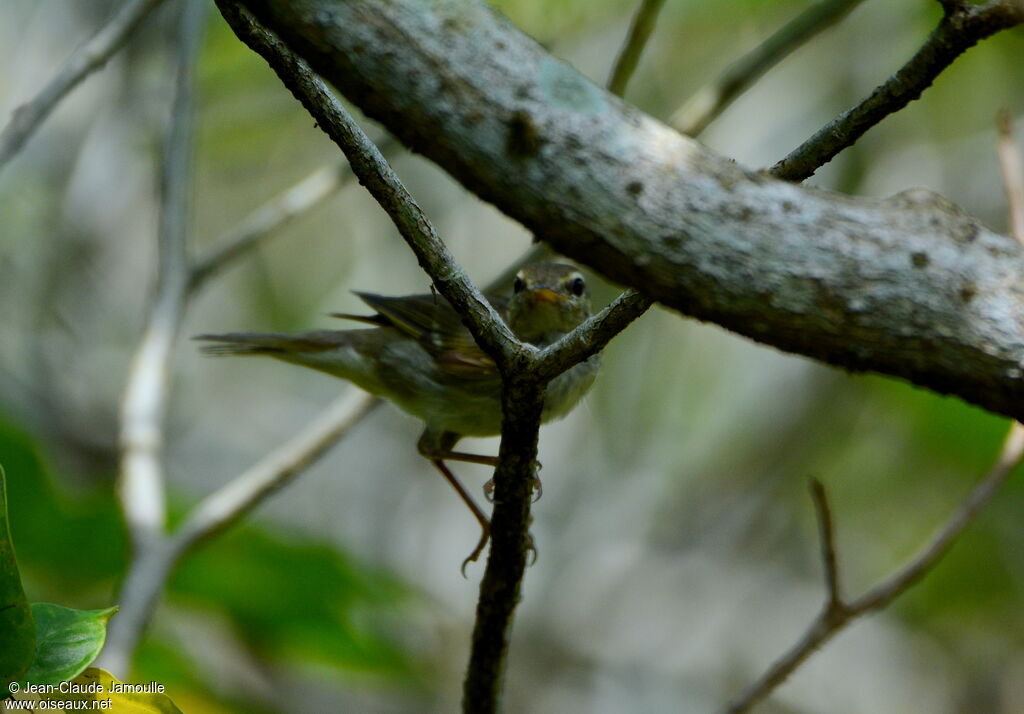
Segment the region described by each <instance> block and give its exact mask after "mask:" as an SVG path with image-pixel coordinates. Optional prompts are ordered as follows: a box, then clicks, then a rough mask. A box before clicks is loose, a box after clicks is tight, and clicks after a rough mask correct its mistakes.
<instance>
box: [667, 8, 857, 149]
mask: <svg viewBox="0 0 1024 714" xmlns="http://www.w3.org/2000/svg"><path fill="white" fill-rule="evenodd" d="M863 1H864V0H821V1H820V2H817V3H815V4H814V5H812V6H810V7H809V8H807V9H806V10H804V11H803V12H802V13H800V14H799V15H797V16H796V17H795V18H793V20H791V21H790V22H788V23H787V24H786V25H785V26H783V27H782V28H781V29H779V30H778V32H776V33H775V34H773V35H772V36H771V37H769V38H768V39H766V40H765V41H764V42H762V43H761V44H760V45H758V46H757V47H756V48H754V50H752V51H751V52H750V53H748V54H746V55H744V56H743V57H741V58H740V59H739V60H737V61H736V62H735V63H733V64H732V65H730V66H729V68H728V69H726V70H725V72H724V73H723V74H722V76H720V77H718V78H716V79H715V80H714V81H713V82H709V83H708V84H705V85H704V86H703V87H701V88H700V89H698V90H697V91H696V92H694V94H693V96H692V97H690V98H689V99H688V100H686V102H685V103H684V104H683V105H682V106H680V107H679V109H677V110H676V111H675V112H674V113H673V114H672V117H671V118H670V119H669V122H668V123H669V124H670V125H671V126H672V127H673V128H675V129H676V130H678V131H681V132H682V133H684V134H689V135H690V136H697V135H698V134H700V133H701V132H702V131H704V129H705V128H707V126H708V124H710V123H711V122H712V121H714V120H715V119H716V118H717V117H718V116H719V115H720V114H721V113H722V112H724V111H725V110H726V108H728V106H729V105H730V104H732V103H733V101H735V100H736V99H737V98H738V97H739V96H740V95H741V94H743V92H745V91H746V90H747V89H748V88H749V87H750V86H751V85H752V84H753V83H754V82H756V81H757V80H758V78H760V77H761V76H762V75H763V74H764V73H765V72H767V71H768V70H770V69H771V68H772V67H774V66H775V65H777V64H778V63H779V62H781V61H782V60H783V59H785V58H786V57H788V56H789V54H790V53H791V52H792V51H793V50H795V49H796V48H798V47H800V46H801V45H803V44H804V43H806V42H807V41H808V40H810V39H811V38H812V37H814V36H815V35H817V34H818V33H819V32H822V31H823V30H826V29H828V28H829V27H831V26H832V25H834V24H835V23H837V22H839V21H840V20H842V19H843V18H844V17H846V15H848V14H849V12H850V11H851V10H853V8H855V7H857V5H859V4H861V3H862V2H863Z"/></svg>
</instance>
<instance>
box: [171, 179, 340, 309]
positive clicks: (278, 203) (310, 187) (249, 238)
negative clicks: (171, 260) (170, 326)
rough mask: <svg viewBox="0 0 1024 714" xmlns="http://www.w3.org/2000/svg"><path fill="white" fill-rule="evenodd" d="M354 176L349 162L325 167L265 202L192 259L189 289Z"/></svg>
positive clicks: (196, 288) (201, 283)
mask: <svg viewBox="0 0 1024 714" xmlns="http://www.w3.org/2000/svg"><path fill="white" fill-rule="evenodd" d="M351 176H352V172H351V171H350V170H349V168H348V164H339V165H338V166H324V167H322V168H319V169H317V170H316V171H314V172H313V173H311V174H310V175H309V176H307V177H306V178H304V179H302V181H300V182H299V183H297V184H295V185H294V186H292V187H291V188H289V189H288V190H287V191H285V192H284V193H282V194H281V195H280V196H278V197H277V198H275V199H273V200H272V201H268V202H267V203H264V204H263V205H262V206H260V207H259V208H257V209H256V210H255V211H253V212H252V213H250V214H249V215H248V216H246V217H245V218H244V219H243V220H242V221H241V222H240V223H239V224H238V225H237V226H235V227H234V228H232V229H231V231H229V232H228V233H227V234H225V235H224V236H222V237H220V238H218V239H217V240H215V241H213V243H211V244H210V246H209V247H208V248H206V249H205V250H204V251H202V253H201V254H200V255H199V256H198V257H196V258H195V259H194V260H193V261H192V269H191V271H190V273H189V278H190V280H189V289H190V290H192V291H194V290H198V289H199V288H200V287H202V286H203V285H204V284H205V283H206V282H207V281H208V280H209V279H210V278H211V277H213V276H214V275H215V274H216V273H219V272H220V271H221V270H222V269H223V268H224V267H225V266H227V265H228V264H229V263H231V262H232V261H233V260H235V259H236V258H237V257H238V256H239V255H241V254H242V253H245V252H247V251H249V250H252V249H253V248H254V247H255V246H256V245H258V244H259V243H260V242H261V241H263V240H264V239H266V238H268V237H270V236H272V235H274V234H275V233H276V232H277V231H278V230H279V229H280V228H281V227H283V226H284V225H286V224H288V223H289V222H291V221H292V220H293V219H295V218H296V217H297V216H300V215H302V214H304V213H306V212H307V211H309V210H310V209H312V208H313V207H314V206H317V205H319V204H320V203H321V202H322V201H323V200H324V199H326V198H328V197H329V196H332V195H333V194H334V193H335V192H336V191H337V190H338V189H340V188H341V187H342V186H344V185H345V184H346V183H347V182H348V180H349V178H351Z"/></svg>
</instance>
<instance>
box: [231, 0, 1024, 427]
mask: <svg viewBox="0 0 1024 714" xmlns="http://www.w3.org/2000/svg"><path fill="white" fill-rule="evenodd" d="M245 4H246V5H247V7H249V8H250V9H251V10H252V11H253V12H254V13H255V14H256V15H257V16H258V17H259V18H260V19H261V21H262V22H263V23H264V24H266V25H267V26H268V27H269V28H270V29H272V30H273V31H275V32H276V33H277V34H279V35H280V36H281V37H282V38H284V39H285V40H286V41H287V42H288V43H289V45H290V46H291V47H292V48H293V49H294V50H296V51H297V52H298V53H299V54H301V55H302V56H303V57H304V58H305V59H306V60H307V61H308V62H309V63H310V64H311V65H312V67H313V68H314V69H315V70H316V71H317V72H319V73H320V74H321V75H323V76H324V77H325V78H327V79H328V80H330V81H331V82H332V83H333V84H334V85H335V86H337V87H338V88H339V89H341V90H342V91H343V92H344V93H345V94H346V95H347V96H348V97H349V99H351V100H352V101H353V102H355V103H356V104H357V105H359V106H360V107H361V108H362V109H363V111H365V112H366V113H367V114H368V115H370V116H371V117H373V118H375V119H378V120H379V121H381V122H382V123H383V124H384V125H385V126H386V127H387V128H388V129H389V130H390V131H392V132H393V133H394V134H396V135H397V136H398V137H399V138H400V139H401V140H402V141H403V142H404V143H406V144H407V145H409V146H411V147H412V148H414V149H415V150H417V151H420V152H421V153H423V154H425V155H426V156H428V157H429V158H431V159H433V160H434V161H436V162H437V163H438V164H440V165H441V166H442V167H443V168H444V169H446V170H447V171H448V172H449V173H451V174H452V175H453V176H455V177H456V178H457V179H459V180H460V181H461V182H462V183H463V184H464V185H466V186H467V187H468V188H469V189H470V190H472V191H474V192H475V193H477V194H478V195H479V196H481V197H482V198H484V199H486V200H488V201H490V202H492V203H494V204H495V205H497V206H498V207H499V208H501V209H502V210H504V211H505V212H506V213H508V214H509V215H510V216H512V217H513V218H515V219H517V220H519V221H520V222H522V223H523V224H524V225H526V226H527V227H529V228H531V229H532V230H533V231H534V232H535V233H536V234H537V235H538V237H539V238H541V239H542V240H545V241H547V242H549V243H550V244H551V245H552V246H553V247H554V248H555V249H556V250H558V251H559V252H561V253H564V254H565V255H568V256H570V257H573V258H575V259H577V260H579V261H580V262H582V263H585V264H587V265H590V266H591V267H593V268H595V269H597V270H599V271H600V272H601V273H603V274H604V275H606V276H608V277H609V278H611V279H613V280H617V281H619V282H622V283H625V284H627V285H631V286H634V287H637V288H638V289H641V290H643V292H644V293H645V294H647V295H648V296H650V297H652V298H654V299H656V300H658V301H660V302H662V303H663V304H665V305H668V306H670V307H673V308H676V309H678V310H679V311H681V312H683V313H685V314H687V315H691V316H693V317H696V318H699V319H702V320H708V321H712V322H716V323H718V324H720V325H723V326H725V327H727V328H729V329H732V330H734V331H736V332H738V333H740V334H743V335H746V336H748V337H751V338H753V339H756V340H759V341H761V342H765V343H767V344H770V345H774V346H776V347H779V348H781V349H784V350H787V351H790V352H796V353H800V354H804V355H807V356H810V357H814V358H817V359H820V360H822V361H825V362H828V363H830V364H834V365H837V366H840V367H844V368H847V369H850V370H873V371H877V372H881V373H884V374H889V375H893V376H897V377H902V378H904V379H907V380H909V381H911V382H914V383H916V384H919V385H921V386H925V387H928V388H931V389H933V390H936V391H939V392H943V393H953V394H956V395H958V396H960V397H962V398H964V399H966V400H967V401H970V402H973V403H975V404H978V405H980V406H982V407H985V408H987V409H989V410H991V411H994V412H998V413H1002V414H1006V415H1009V416H1014V417H1024V401H1022V397H1024V371H1022V370H1024V323H1022V321H1021V320H1020V319H1019V317H1018V316H1020V315H1024V288H1022V287H1021V286H1020V280H1019V276H1020V275H1021V274H1022V273H1024V249H1022V248H1021V247H1020V246H1018V245H1017V244H1016V243H1015V242H1014V241H1012V240H1011V239H1009V238H1007V237H1005V236H1001V235H998V234H995V233H993V232H991V231H989V230H987V229H985V228H984V227H983V226H981V225H979V224H978V223H977V221H975V220H974V219H972V218H971V217H970V216H968V215H966V214H965V213H964V212H963V211H962V210H961V209H959V208H957V207H956V206H954V205H952V204H950V203H949V202H947V201H945V200H944V199H942V198H941V197H939V196H937V195H934V194H931V193H929V192H926V191H911V192H907V193H903V194H900V195H898V196H895V197H893V198H891V199H888V200H884V201H878V200H871V199H856V198H851V197H847V196H843V195H839V194H835V193H829V192H825V191H821V190H816V189H812V188H803V187H800V186H795V185H792V184H790V183H788V182H784V181H778V180H774V179H771V178H768V177H766V176H764V175H760V174H757V173H753V172H749V171H745V170H743V169H742V168H740V167H738V166H737V165H736V164H735V163H734V162H732V161H730V160H728V159H725V158H723V157H720V156H718V155H716V154H714V153H712V152H711V151H709V150H708V149H706V148H705V147H703V146H702V145H701V144H699V143H698V142H696V141H692V140H690V139H687V138H686V137H683V136H681V135H679V134H678V133H676V132H674V131H672V130H671V129H669V128H668V127H666V126H665V125H663V124H661V123H659V122H657V121H655V120H654V119H652V118H650V117H648V116H647V115H645V114H643V113H641V112H640V111H638V110H637V109H635V108H633V107H631V106H629V105H627V104H625V103H623V102H621V101H620V100H618V99H617V98H615V97H613V96H612V95H610V94H609V93H607V92H605V91H604V90H603V89H601V88H599V87H597V86H596V85H594V84H593V83H591V82H590V81H588V80H587V79H585V78H584V77H582V76H581V75H579V74H578V73H577V72H576V71H575V70H573V69H572V68H571V67H570V66H568V65H567V64H565V63H563V62H561V61H560V60H558V59H556V58H554V57H552V56H551V55H549V54H548V53H547V52H546V51H545V50H544V49H543V48H541V47H540V46H539V45H538V44H537V43H536V42H534V41H533V40H531V39H530V38H528V37H527V36H525V35H524V34H522V33H521V32H520V31H519V30H517V29H516V28H515V27H514V26H512V25H511V23H509V22H508V21H507V20H506V19H505V18H503V17H502V16H500V15H499V14H498V13H496V12H495V11H494V10H492V9H491V8H489V7H487V6H486V5H484V4H482V3H479V2H476V0H451V1H450V2H445V3H421V2H414V1H413V0H404V1H394V2H383V1H382V0H347V1H346V2H338V1H337V0H289V1H288V2H285V1H284V0H246V3H245ZM984 7H987V6H984ZM1000 7H1002V8H1003V9H1004V10H1005V12H1007V13H1010V14H1009V15H1007V17H1011V18H1012V17H1016V15H1015V14H1014V13H1017V14H1020V13H1019V11H1018V9H1017V6H1011V5H1010V4H1009V3H1001V4H1000ZM1007 22H1009V20H1007ZM976 39H977V38H975V41H976Z"/></svg>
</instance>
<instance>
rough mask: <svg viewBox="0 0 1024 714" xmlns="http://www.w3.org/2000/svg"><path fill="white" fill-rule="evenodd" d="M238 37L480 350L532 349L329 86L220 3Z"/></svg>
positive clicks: (512, 352) (243, 15) (234, 8)
mask: <svg viewBox="0 0 1024 714" xmlns="http://www.w3.org/2000/svg"><path fill="white" fill-rule="evenodd" d="M217 4H218V7H220V10H221V13H222V14H223V15H224V17H225V19H226V20H227V21H228V24H230V25H231V27H232V29H233V30H234V31H235V34H237V35H238V37H239V38H240V39H241V40H242V41H243V42H245V43H246V44H248V45H249V47H250V48H251V49H253V51H255V52H256V53H258V54H259V55H260V56H262V57H263V58H264V59H265V60H266V61H267V63H268V64H269V65H270V66H271V68H272V69H273V70H274V71H275V72H277V75H278V77H279V78H280V79H281V81H282V82H283V83H284V85H285V86H286V87H288V89H290V90H291V92H292V94H294V95H295V98H296V99H298V100H299V101H300V102H301V103H302V105H303V106H304V107H305V108H306V110H307V111H308V112H309V113H310V114H311V115H312V116H313V117H314V118H315V119H316V121H317V124H318V126H319V127H320V128H321V129H322V130H323V131H324V132H325V133H326V134H327V135H328V136H329V137H330V138H331V140H332V141H334V142H335V143H336V144H337V145H338V147H339V148H340V149H341V150H342V152H343V153H344V154H345V157H346V158H347V159H348V161H349V164H350V166H351V167H352V171H353V173H354V174H355V175H356V176H357V177H358V178H359V181H360V183H362V184H363V185H364V186H365V187H366V189H367V190H368V191H369V192H370V194H371V195H372V196H373V197H374V198H375V199H376V200H377V202H378V203H379V204H380V206H381V208H383V209H384V211H385V212H386V213H387V214H388V216H389V217H390V218H391V219H392V221H393V222H394V224H395V227H396V228H397V229H398V231H399V233H401V235H402V237H403V238H404V239H405V241H406V243H407V244H408V245H409V247H410V248H411V249H412V251H413V253H414V254H415V255H416V258H417V260H418V261H419V263H420V265H421V266H422V267H423V270H424V271H425V272H426V273H427V275H429V276H430V278H431V280H432V281H433V283H434V285H435V287H436V288H437V290H438V292H440V293H441V294H442V295H443V296H444V297H445V298H446V299H447V300H448V301H449V302H450V303H451V304H452V305H453V306H454V307H455V308H456V309H457V310H458V311H459V314H460V315H462V317H463V319H465V320H466V324H467V327H469V329H470V331H471V332H472V333H473V337H474V338H475V339H476V340H477V342H478V343H479V344H480V346H481V347H482V348H483V349H484V350H486V351H487V352H488V353H489V354H490V355H491V356H492V357H494V359H495V361H497V362H498V365H499V366H500V367H502V368H504V366H505V365H507V364H508V363H509V362H510V360H512V359H514V358H516V357H519V356H520V355H521V353H522V352H523V351H524V350H528V349H529V346H528V345H523V344H522V343H520V342H519V341H518V340H517V339H516V337H515V335H513V334H512V332H511V330H509V329H508V327H507V326H506V325H505V323H504V322H503V321H502V320H501V318H500V317H499V316H498V313H497V312H496V311H495V310H494V308H493V307H492V306H491V304H490V303H489V302H488V301H487V299H486V298H485V297H484V296H483V294H482V293H481V292H480V291H479V290H478V289H477V288H476V286H474V285H473V284H472V283H471V282H470V280H469V278H468V277H466V274H465V272H464V271H463V270H462V268H460V267H459V265H458V263H457V262H456V260H455V256H454V255H452V254H451V251H449V250H448V247H447V246H445V244H444V242H443V241H442V240H441V238H440V236H438V234H437V231H436V230H435V229H434V227H433V225H432V224H431V223H430V221H429V220H428V219H427V217H426V215H425V214H424V213H423V211H422V209H421V208H420V207H419V205H418V204H417V203H416V201H415V199H413V197H412V196H411V195H410V194H409V192H408V190H407V189H406V188H405V186H404V185H402V182H401V181H400V180H399V179H398V177H397V176H396V175H395V173H394V171H393V170H392V169H391V167H390V166H389V165H388V163H387V161H386V160H385V159H384V157H383V156H382V155H381V153H380V150H379V149H378V148H377V147H376V146H374V144H373V142H372V141H370V139H369V138H368V137H367V136H366V134H365V133H364V132H363V130H362V129H361V128H360V127H359V125H358V124H356V122H355V120H353V119H352V117H351V115H350V114H349V113H348V112H347V111H346V110H345V108H344V107H343V106H342V105H341V103H340V102H339V101H338V100H337V98H335V96H334V95H333V94H332V93H331V91H330V90H329V89H328V88H327V86H326V85H325V84H324V83H323V81H322V80H320V79H319V78H318V77H316V76H315V75H314V74H313V73H312V72H311V71H310V70H309V68H308V67H307V66H306V64H305V62H304V61H303V60H301V59H300V58H299V57H298V56H296V55H295V54H294V53H292V51H291V50H290V49H289V48H288V47H287V46H286V45H285V44H284V43H283V42H281V40H279V39H278V38H277V37H275V36H274V35H273V34H272V33H270V32H268V31H267V30H265V29H264V28H263V27H261V26H260V25H259V24H257V23H256V22H255V21H254V20H253V18H252V16H251V15H249V13H248V12H246V11H245V10H243V9H242V8H241V7H240V6H239V5H238V4H237V3H234V2H230V1H229V0H223V1H218V3H217Z"/></svg>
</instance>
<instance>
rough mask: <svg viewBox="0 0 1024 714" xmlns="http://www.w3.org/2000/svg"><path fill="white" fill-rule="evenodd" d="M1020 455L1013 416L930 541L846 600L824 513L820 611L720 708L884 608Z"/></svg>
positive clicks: (760, 694)
mask: <svg viewBox="0 0 1024 714" xmlns="http://www.w3.org/2000/svg"><path fill="white" fill-rule="evenodd" d="M1022 459H1024V427H1022V426H1021V425H1020V424H1019V423H1017V422H1014V423H1013V424H1012V425H1011V427H1010V431H1009V432H1008V433H1007V435H1006V440H1005V441H1004V442H1003V446H1002V448H1001V449H1000V452H999V456H998V457H997V459H996V462H995V464H994V465H993V466H992V467H991V469H990V470H989V472H988V473H987V474H986V475H985V476H984V478H982V479H981V481H979V482H978V484H977V485H976V486H975V487H974V488H973V489H972V490H971V492H970V493H969V494H968V496H967V498H966V499H965V500H964V502H963V503H962V504H961V505H960V507H959V508H958V509H957V510H956V512H955V513H954V514H953V515H952V516H951V517H950V518H949V520H948V521H946V523H945V524H944V525H943V526H942V527H941V528H940V529H939V531H938V532H937V533H936V534H935V535H934V536H933V537H932V539H931V541H929V543H928V544H927V545H926V546H925V547H924V548H923V549H922V550H921V552H920V553H918V554H917V555H915V556H914V557H913V558H911V559H910V561H909V562H908V563H907V564H906V565H905V566H903V567H902V568H900V569H899V570H898V571H896V572H895V573H893V574H892V575H891V576H889V577H888V578H887V579H886V580H884V581H883V582H882V583H880V584H879V585H877V586H875V587H874V588H872V589H871V590H869V591H868V592H866V593H865V594H864V595H862V596H861V597H859V598H857V599H856V600H852V601H849V602H844V601H843V600H842V599H840V597H839V592H838V584H839V576H838V573H837V572H836V565H835V550H834V543H832V538H833V536H831V535H830V534H831V525H830V524H831V517H830V516H828V523H829V526H828V528H826V527H825V525H824V523H825V521H824V520H823V521H822V522H823V526H822V554H823V558H824V560H825V572H826V579H827V581H828V589H829V590H830V592H829V594H828V596H827V597H826V599H825V604H824V606H823V608H822V611H821V613H820V614H819V615H818V616H817V617H816V618H815V619H814V621H813V622H812V623H811V625H810V627H808V628H807V631H806V632H805V633H804V634H803V636H802V637H801V638H800V640H799V641H798V642H796V643H795V644H794V645H793V646H792V647H791V648H790V649H788V650H787V651H786V652H785V654H783V655H782V656H781V657H779V658H778V659H777V660H775V662H773V663H772V665H771V666H770V667H769V668H768V670H767V671H766V672H765V673H764V674H763V675H762V676H761V677H760V678H758V680H757V681H756V682H754V683H753V684H752V685H751V686H750V687H748V688H747V689H746V691H744V692H743V694H741V695H740V696H739V697H737V698H736V699H735V700H733V701H732V702H731V703H729V704H728V705H727V706H726V707H725V708H724V709H723V710H722V711H723V713H725V714H740V713H741V712H746V711H749V710H750V708H751V707H753V706H754V705H755V704H757V703H758V702H759V701H761V700H762V699H764V698H765V697H767V696H768V695H769V694H771V693H772V692H773V691H774V690H775V688H776V687H778V686H779V685H780V684H782V683H783V682H784V681H786V679H787V678H788V677H789V675H790V674H792V673H793V672H794V671H795V670H796V669H797V668H798V667H799V666H800V665H801V664H802V663H803V662H804V661H805V660H806V659H807V658H808V657H810V656H811V655H812V654H814V652H815V651H816V650H818V649H819V648H820V647H821V646H822V645H823V644H824V643H825V642H827V641H829V640H830V639H832V638H833V637H834V636H835V635H837V634H838V633H839V632H840V631H841V630H843V629H844V628H845V627H846V626H847V625H848V624H850V623H851V622H852V621H853V620H856V619H857V618H858V617H860V616H862V615H865V614H867V613H869V612H873V611H875V610H880V609H882V608H884V607H885V606H886V605H888V604H889V603H890V602H892V601H893V600H894V599H895V598H897V597H898V596H899V595H902V594H903V593H904V592H906V591H907V590H908V589H909V588H910V587H911V586H913V585H914V584H915V583H916V582H917V581H919V580H920V579H921V578H922V577H923V576H924V575H925V574H926V573H927V572H928V571H929V570H931V569H932V568H933V567H934V566H935V564H936V563H937V562H938V561H939V559H940V558H941V557H942V556H943V555H945V553H946V551H948V550H949V547H950V546H951V545H952V544H953V542H954V541H955V540H956V539H957V537H958V536H959V535H960V534H961V533H963V531H964V530H965V529H966V528H967V526H969V525H970V524H971V523H973V522H974V519H975V518H977V516H978V513H980V512H981V510H982V509H983V508H984V507H985V506H986V505H988V503H989V502H990V501H991V500H992V497H993V496H994V495H995V493H996V491H998V489H999V487H1000V486H1001V485H1002V484H1003V482H1004V481H1005V480H1006V477H1007V476H1009V475H1010V473H1011V472H1012V471H1013V469H1014V468H1016V467H1017V466H1018V465H1019V464H1020V462H1021V460H1022ZM815 483H817V482H815ZM818 489H820V484H819V485H818V486H817V487H816V488H815V489H814V490H813V491H812V493H813V495H814V498H815V505H816V506H817V508H818V511H819V518H821V517H822V514H827V513H828V505H827V500H826V499H825V494H824V490H820V492H819V490H818ZM823 509H824V510H823ZM829 561H831V562H829Z"/></svg>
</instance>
